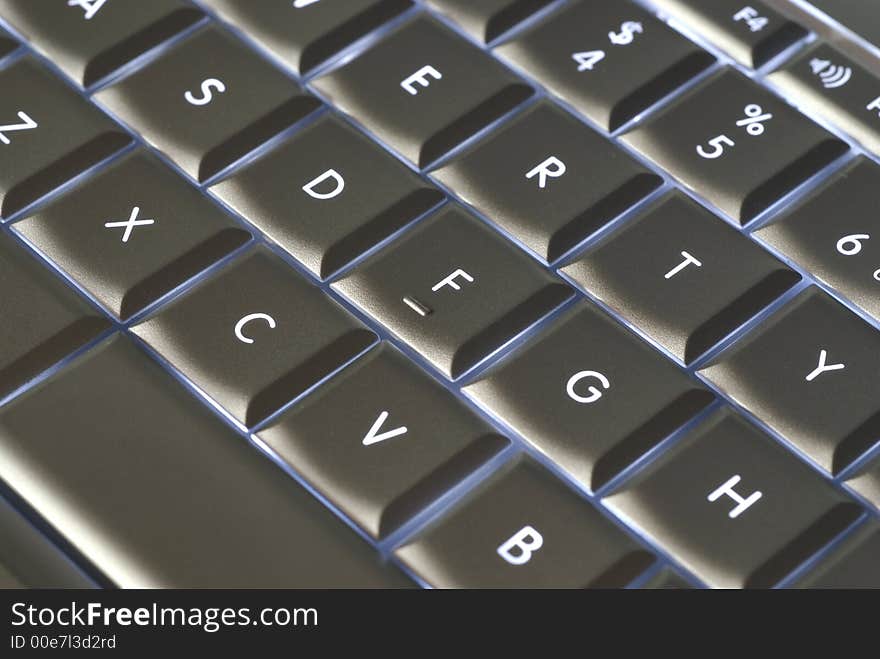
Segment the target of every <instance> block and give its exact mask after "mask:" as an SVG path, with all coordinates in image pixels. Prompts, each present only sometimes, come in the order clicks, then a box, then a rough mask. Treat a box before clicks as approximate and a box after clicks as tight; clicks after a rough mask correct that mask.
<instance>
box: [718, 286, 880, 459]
mask: <svg viewBox="0 0 880 659" xmlns="http://www.w3.org/2000/svg"><path fill="white" fill-rule="evenodd" d="M701 373H702V374H703V375H704V376H705V377H707V378H708V379H709V380H711V381H712V382H714V383H715V384H716V385H718V386H719V387H721V389H723V390H724V391H725V392H727V393H728V394H729V395H730V396H731V397H732V398H734V399H735V400H736V401H737V402H738V403H739V404H740V405H742V406H743V407H745V408H747V409H749V410H751V411H752V412H753V413H754V414H755V415H756V416H758V417H759V418H760V419H761V420H763V421H764V422H765V423H767V424H768V425H769V426H770V427H771V428H773V429H774V430H776V431H777V432H779V433H780V434H781V435H782V436H783V437H785V438H786V439H787V440H789V441H790V442H791V443H792V444H794V445H795V446H797V447H798V448H799V449H801V450H802V451H803V452H804V453H806V454H807V455H809V456H810V457H811V458H812V459H813V460H815V461H816V462H817V463H818V464H819V465H821V466H822V467H823V468H825V469H827V470H828V471H830V472H831V473H832V474H838V473H839V472H840V471H841V469H843V468H844V467H846V466H847V465H849V464H850V463H851V462H852V461H853V460H855V459H856V458H857V457H859V456H860V455H861V454H863V453H864V452H865V451H866V450H867V449H869V448H870V447H871V446H872V445H873V444H874V443H875V442H876V441H877V439H878V438H880V398H878V397H877V392H878V391H880V332H878V331H877V330H876V329H874V328H873V327H871V326H870V325H868V324H867V323H865V322H864V321H863V320H862V319H861V318H859V317H858V316H856V315H855V314H853V313H852V312H850V311H848V310H847V309H846V308H845V307H843V306H842V305H840V304H839V303H837V302H835V301H834V300H832V299H831V298H830V297H828V296H827V295H826V294H825V293H822V292H821V291H819V290H818V289H815V288H812V289H808V290H806V291H804V292H803V293H801V294H800V295H799V296H798V297H796V298H795V299H794V300H792V301H791V302H789V303H788V304H787V305H786V306H785V307H784V308H783V309H782V310H781V311H779V312H778V313H777V314H776V315H774V316H773V317H772V318H771V319H770V320H768V321H766V322H764V323H763V324H762V325H761V326H760V327H759V328H758V329H757V330H755V331H754V332H753V333H752V334H751V335H749V336H748V337H746V338H745V339H743V340H742V341H740V342H738V343H737V344H736V345H734V347H733V348H732V349H731V350H730V351H728V352H727V353H725V354H722V355H721V356H720V357H719V358H717V359H716V360H715V361H714V362H713V363H712V364H709V365H708V366H707V367H705V368H704V369H703V370H702V371H701Z"/></svg>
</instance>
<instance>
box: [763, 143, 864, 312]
mask: <svg viewBox="0 0 880 659" xmlns="http://www.w3.org/2000/svg"><path fill="white" fill-rule="evenodd" d="M877 189H880V167H878V166H877V165H876V164H874V163H873V162H871V161H870V160H867V159H865V158H857V159H856V160H854V161H853V162H852V163H850V164H849V165H847V166H846V167H845V168H844V169H843V170H841V171H840V172H837V173H835V174H834V175H833V176H832V177H831V179H830V180H829V181H827V182H826V183H825V184H824V185H823V186H822V187H821V188H819V189H818V190H817V191H815V192H813V193H811V194H810V195H809V196H808V197H807V198H806V199H804V200H803V201H801V202H800V203H798V204H797V205H796V206H794V207H792V208H790V209H786V210H785V211H784V212H783V214H782V215H781V217H780V218H778V219H774V221H773V223H772V224H769V225H767V226H765V227H762V228H761V229H759V230H758V231H756V232H755V233H754V235H755V236H757V237H758V238H760V239H761V240H763V241H765V242H767V244H769V245H772V246H773V247H775V248H776V249H778V250H779V251H780V252H783V253H784V254H785V255H786V256H788V257H789V258H791V259H792V260H794V261H796V262H797V263H799V264H800V265H801V266H803V268H804V269H806V270H808V271H809V272H811V273H812V274H813V275H815V276H816V277H818V278H819V279H821V280H822V281H824V282H825V283H826V284H828V285H829V286H831V287H832V288H834V289H836V290H838V291H840V292H841V293H843V295H845V296H846V297H848V298H849V299H850V300H852V301H853V302H854V303H855V304H857V305H858V306H859V307H861V308H862V309H864V310H865V311H866V312H867V313H869V314H871V315H873V316H874V318H877V319H878V320H880V216H878V215H877V211H876V201H875V191H876V190H877ZM832 217H833V218H834V221H833V222H829V221H828V218H832Z"/></svg>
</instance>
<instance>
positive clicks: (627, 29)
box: [608, 21, 644, 46]
mask: <svg viewBox="0 0 880 659" xmlns="http://www.w3.org/2000/svg"><path fill="white" fill-rule="evenodd" d="M642 32H644V29H643V28H642V24H641V23H637V22H636V21H626V22H625V23H623V24H622V25H621V26H620V32H609V33H608V40H609V41H611V43H613V44H614V45H615V46H627V45H629V44H631V43H632V42H633V38H634V37H635V35H636V33H638V34H641V33H642Z"/></svg>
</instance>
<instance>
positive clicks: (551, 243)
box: [434, 102, 663, 261]
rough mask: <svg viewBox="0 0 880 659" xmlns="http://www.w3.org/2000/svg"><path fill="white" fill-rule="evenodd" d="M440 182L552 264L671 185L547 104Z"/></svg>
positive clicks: (447, 168)
mask: <svg viewBox="0 0 880 659" xmlns="http://www.w3.org/2000/svg"><path fill="white" fill-rule="evenodd" d="M434 175H435V176H436V177H437V178H438V179H439V180H440V181H441V182H443V183H444V184H445V185H447V186H449V187H450V188H452V189H453V190H455V191H456V192H457V193H458V194H459V195H460V196H461V197H462V198H464V199H465V201H467V202H468V203H470V204H472V205H474V206H475V207H476V208H477V209H478V210H479V211H480V212H482V213H483V214H485V215H486V216H488V217H489V218H490V219H491V220H492V221H494V222H497V223H498V224H499V225H500V226H501V227H502V228H504V229H505V230H507V231H509V232H510V233H512V234H513V235H514V236H516V238H518V239H519V240H521V241H522V242H523V243H525V245H526V246H528V247H529V248H531V249H532V250H534V251H535V252H536V253H537V254H538V255H539V256H541V257H542V258H544V259H545V260H548V261H555V260H556V259H558V258H559V257H560V256H562V255H563V254H564V253H565V252H567V251H568V250H569V249H571V248H572V247H574V246H575V245H576V244H577V243H578V242H580V241H581V240H583V239H584V238H586V237H587V236H588V235H590V234H591V233H593V232H594V231H596V230H597V229H599V228H601V227H602V226H603V225H604V224H606V223H607V222H608V221H610V220H611V219H613V218H614V217H615V216H617V215H618V214H620V213H621V212H623V211H624V210H626V209H627V208H629V207H630V206H632V205H633V204H635V203H636V202H638V201H639V200H640V199H642V198H643V197H645V196H646V195H648V194H649V193H650V192H652V191H653V190H655V189H656V188H658V187H660V185H662V184H663V180H662V179H661V178H660V177H659V176H657V175H655V174H652V173H651V172H649V171H648V170H647V169H646V168H645V167H643V166H642V165H640V164H638V163H637V162H636V161H635V160H633V159H632V158H631V157H630V156H628V155H627V154H625V153H624V152H623V151H622V150H620V149H618V148H617V147H616V146H615V145H613V144H612V143H611V142H609V141H608V140H607V139H605V138H604V137H601V136H600V135H599V134H598V133H596V132H595V131H593V130H592V129H591V128H588V127H587V126H585V125H584V124H583V123H581V122H580V121H578V120H577V119H575V118H574V117H572V116H571V115H569V114H567V113H566V112H563V111H562V110H560V109H559V108H557V107H556V106H554V105H551V104H550V103H544V102H542V103H539V104H538V105H536V106H535V107H534V109H530V110H529V111H528V112H527V113H525V114H524V115H521V116H519V117H517V118H516V119H514V120H513V121H511V122H508V123H507V124H505V125H504V126H503V127H502V128H501V129H499V130H498V131H497V132H495V133H494V134H492V135H491V136H489V137H488V138H487V139H486V140H484V141H483V142H481V143H480V144H478V145H477V146H475V147H474V148H472V149H471V150H469V151H468V152H467V153H466V154H464V155H462V156H459V157H458V158H456V159H455V160H453V161H452V162H450V163H448V164H446V165H444V166H443V167H442V168H441V169H439V170H437V171H435V172H434Z"/></svg>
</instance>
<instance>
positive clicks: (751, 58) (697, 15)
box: [654, 0, 807, 69]
mask: <svg viewBox="0 0 880 659" xmlns="http://www.w3.org/2000/svg"><path fill="white" fill-rule="evenodd" d="M654 3H655V4H656V5H657V7H658V8H660V9H661V10H662V11H665V12H668V13H669V15H670V16H671V17H672V18H674V19H677V20H680V21H681V22H682V23H684V24H686V25H688V26H691V27H693V28H694V29H695V30H696V31H697V32H699V33H700V34H701V35H702V36H704V37H706V39H707V40H708V41H709V42H711V43H712V44H714V45H716V46H718V47H719V48H721V49H722V50H724V51H725V52H727V53H728V54H729V55H730V56H731V57H733V58H734V59H735V60H737V61H738V62H739V63H740V64H744V65H745V66H748V67H751V68H753V69H757V68H759V67H761V66H763V65H764V64H766V63H767V62H769V61H770V60H771V59H773V58H774V57H775V56H776V55H778V54H780V53H781V52H782V51H784V50H785V49H787V48H789V47H790V46H792V45H794V44H795V43H796V42H798V41H800V40H801V39H803V38H804V37H805V36H807V31H806V30H805V29H804V28H802V27H801V26H800V25H798V24H797V23H794V22H792V21H790V20H788V19H787V18H786V17H785V16H783V15H781V14H780V13H779V12H777V11H774V10H773V9H771V8H770V7H768V6H767V5H766V4H765V3H763V2H757V1H756V0H749V1H748V2H743V0H712V2H706V1H705V0H654Z"/></svg>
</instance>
